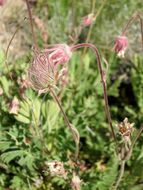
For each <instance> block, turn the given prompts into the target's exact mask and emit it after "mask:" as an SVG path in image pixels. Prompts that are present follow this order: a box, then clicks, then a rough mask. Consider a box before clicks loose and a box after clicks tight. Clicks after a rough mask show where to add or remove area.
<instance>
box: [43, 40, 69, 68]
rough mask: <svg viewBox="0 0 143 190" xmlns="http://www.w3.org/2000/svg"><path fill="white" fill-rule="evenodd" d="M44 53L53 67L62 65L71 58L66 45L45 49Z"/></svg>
mask: <svg viewBox="0 0 143 190" xmlns="http://www.w3.org/2000/svg"><path fill="white" fill-rule="evenodd" d="M44 52H45V53H47V54H48V59H49V61H50V63H51V64H52V65H54V66H56V65H59V64H61V65H64V64H65V63H67V62H68V61H69V60H70V58H71V56H72V51H71V48H70V47H69V46H68V45H67V44H57V45H54V46H53V47H51V48H49V49H45V51H44Z"/></svg>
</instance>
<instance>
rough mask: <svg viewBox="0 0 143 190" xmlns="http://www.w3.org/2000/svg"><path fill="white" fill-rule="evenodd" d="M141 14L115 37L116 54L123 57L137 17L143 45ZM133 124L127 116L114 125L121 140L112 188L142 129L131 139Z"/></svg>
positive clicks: (121, 173)
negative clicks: (129, 33)
mask: <svg viewBox="0 0 143 190" xmlns="http://www.w3.org/2000/svg"><path fill="white" fill-rule="evenodd" d="M141 16H142V15H141V14H140V13H138V12H137V13H135V14H133V16H132V17H131V18H130V19H129V21H128V22H127V24H126V25H125V27H124V29H123V30H122V33H121V35H120V36H118V37H116V39H115V45H114V50H115V52H116V53H117V56H119V57H122V58H124V54H125V51H126V49H127V47H128V38H127V36H126V34H127V31H128V29H129V27H130V26H131V24H132V23H133V22H134V21H135V20H136V19H139V21H140V27H141V41H142V47H143V20H142V17H141ZM133 126H134V123H129V122H128V119H127V118H125V119H124V120H123V122H121V123H119V124H117V125H116V127H117V129H118V131H119V134H120V135H121V142H118V150H117V156H118V159H119V163H120V172H119V176H118V178H117V181H116V183H115V185H114V187H113V189H114V190H117V188H118V186H119V185H120V183H121V180H122V177H123V175H124V171H125V164H126V162H127V161H128V160H129V159H130V157H131V155H132V151H133V148H134V145H135V143H136V141H137V140H138V138H139V137H140V135H141V133H142V131H143V125H142V126H141V127H140V130H139V131H138V133H137V135H136V137H135V138H134V139H133V138H132V136H133V133H134V128H133Z"/></svg>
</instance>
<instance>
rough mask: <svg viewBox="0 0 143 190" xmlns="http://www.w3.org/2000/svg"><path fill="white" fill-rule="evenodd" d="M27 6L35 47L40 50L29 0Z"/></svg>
mask: <svg viewBox="0 0 143 190" xmlns="http://www.w3.org/2000/svg"><path fill="white" fill-rule="evenodd" d="M26 5H27V10H28V14H29V19H30V27H31V32H32V37H33V42H34V45H35V46H36V48H37V49H38V45H37V41H36V37H35V33H34V27H33V19H32V13H31V9H30V4H29V0H26Z"/></svg>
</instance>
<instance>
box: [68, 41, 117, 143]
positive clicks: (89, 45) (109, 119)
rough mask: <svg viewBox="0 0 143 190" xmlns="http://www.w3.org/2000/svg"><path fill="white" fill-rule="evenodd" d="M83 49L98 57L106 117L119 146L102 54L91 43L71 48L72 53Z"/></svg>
mask: <svg viewBox="0 0 143 190" xmlns="http://www.w3.org/2000/svg"><path fill="white" fill-rule="evenodd" d="M83 47H88V48H90V49H92V50H93V51H94V53H95V55H96V57H97V64H98V69H99V73H100V76H101V82H102V87H103V94H104V101H105V112H106V116H107V119H108V123H109V126H110V129H111V132H112V136H113V138H114V141H115V143H116V144H117V140H116V136H115V132H114V129H113V126H112V119H111V114H110V109H109V103H108V97H107V90H106V80H105V75H104V71H103V69H102V64H101V58H100V54H99V51H98V49H97V48H96V46H95V45H93V44H89V43H82V44H77V45H73V46H72V47H71V50H72V51H75V50H76V49H79V48H83Z"/></svg>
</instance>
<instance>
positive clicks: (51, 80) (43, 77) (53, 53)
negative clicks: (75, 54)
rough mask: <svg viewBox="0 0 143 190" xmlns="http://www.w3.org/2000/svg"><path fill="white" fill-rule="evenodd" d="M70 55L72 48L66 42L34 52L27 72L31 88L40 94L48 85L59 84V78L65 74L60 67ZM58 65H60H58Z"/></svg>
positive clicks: (54, 85) (63, 65)
mask: <svg viewBox="0 0 143 190" xmlns="http://www.w3.org/2000/svg"><path fill="white" fill-rule="evenodd" d="M71 56H72V50H71V48H70V46H68V45H66V44H57V45H53V46H49V48H47V49H44V50H43V51H42V52H39V53H37V54H35V57H34V60H33V62H32V63H31V65H30V67H29V72H28V74H29V80H30V82H31V84H32V86H33V88H34V89H35V90H38V91H39V94H41V93H44V92H46V91H47V90H48V88H49V87H56V85H57V84H60V80H62V79H63V77H65V76H66V71H65V69H64V70H62V69H63V67H65V63H67V62H68V61H69V60H70V58H71ZM59 65H62V66H60V67H58V66H59ZM61 70H62V71H61ZM61 82H62V81H61Z"/></svg>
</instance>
